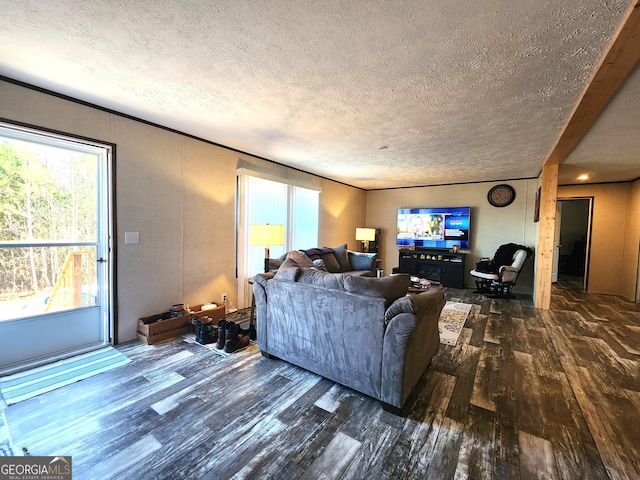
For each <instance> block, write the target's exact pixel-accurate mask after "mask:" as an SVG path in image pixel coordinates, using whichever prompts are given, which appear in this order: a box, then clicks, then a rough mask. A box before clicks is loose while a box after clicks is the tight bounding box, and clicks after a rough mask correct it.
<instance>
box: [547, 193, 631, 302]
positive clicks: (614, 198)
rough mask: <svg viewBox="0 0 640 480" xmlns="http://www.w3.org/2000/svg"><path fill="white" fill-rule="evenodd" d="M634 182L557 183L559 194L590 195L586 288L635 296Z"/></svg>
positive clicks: (566, 196)
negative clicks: (589, 235) (589, 239)
mask: <svg viewBox="0 0 640 480" xmlns="http://www.w3.org/2000/svg"><path fill="white" fill-rule="evenodd" d="M637 183H638V182H636V183H635V187H634V188H632V186H633V185H634V184H631V183H611V184H594V185H572V186H561V187H558V198H572V197H593V226H592V231H591V250H590V256H589V285H588V290H589V292H593V293H610V294H616V295H623V296H624V297H625V298H627V299H629V300H633V299H634V297H635V290H636V277H637V268H638V239H639V233H638V218H639V217H638V212H639V211H640V203H639V202H638V199H637V196H638V194H637V190H638V187H637ZM634 190H635V191H636V194H635V198H636V200H635V202H634V201H633V197H634V195H633V194H632V192H633V191H634ZM634 215H635V217H634Z"/></svg>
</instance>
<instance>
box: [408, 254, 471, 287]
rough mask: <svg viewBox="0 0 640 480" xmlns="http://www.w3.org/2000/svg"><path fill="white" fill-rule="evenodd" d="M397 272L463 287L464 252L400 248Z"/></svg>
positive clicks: (447, 285) (449, 285)
mask: <svg viewBox="0 0 640 480" xmlns="http://www.w3.org/2000/svg"><path fill="white" fill-rule="evenodd" d="M399 257H400V258H399V260H398V270H397V271H398V273H408V274H410V275H413V276H416V277H420V278H426V279H427V280H431V281H435V282H440V283H441V284H442V285H444V286H445V287H451V288H464V273H465V270H464V257H465V254H464V253H452V252H449V251H447V250H437V249H434V250H428V249H421V250H400V255H399Z"/></svg>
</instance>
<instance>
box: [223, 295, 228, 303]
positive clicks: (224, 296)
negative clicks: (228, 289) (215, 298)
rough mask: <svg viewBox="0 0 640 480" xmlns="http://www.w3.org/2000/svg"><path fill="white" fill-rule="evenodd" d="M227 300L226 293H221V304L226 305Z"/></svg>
mask: <svg viewBox="0 0 640 480" xmlns="http://www.w3.org/2000/svg"><path fill="white" fill-rule="evenodd" d="M228 299H229V298H228V297H227V294H226V293H223V294H222V303H227V300H228Z"/></svg>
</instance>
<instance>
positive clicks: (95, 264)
mask: <svg viewBox="0 0 640 480" xmlns="http://www.w3.org/2000/svg"><path fill="white" fill-rule="evenodd" d="M110 172H111V150H110V146H108V145H100V144H97V143H93V142H90V141H85V140H77V139H73V138H67V137H63V136H60V135H54V134H51V133H47V132H38V131H35V130H31V129H25V128H22V127H17V126H13V125H9V124H0V374H1V373H9V372H13V371H17V370H21V369H25V368H29V367H32V366H36V365H40V364H43V363H46V362H49V361H53V360H56V359H58V358H63V357H67V356H71V355H74V354H77V353H81V352H85V351H88V350H92V349H95V348H100V347H102V346H104V345H106V344H109V343H110V342H111V337H112V335H111V329H112V321H111V317H112V315H111V308H110V307H111V303H112V302H111V296H112V294H111V279H112V272H111V261H110V260H111V259H110V248H109V239H110V238H111V224H112V222H111V213H110V205H111V198H110V182H109V179H110Z"/></svg>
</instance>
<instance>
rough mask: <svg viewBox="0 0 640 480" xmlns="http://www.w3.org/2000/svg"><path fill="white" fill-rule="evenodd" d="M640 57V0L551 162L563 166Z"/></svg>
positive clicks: (576, 112) (578, 108)
mask: <svg viewBox="0 0 640 480" xmlns="http://www.w3.org/2000/svg"><path fill="white" fill-rule="evenodd" d="M639 60H640V0H638V1H636V3H635V5H633V7H631V8H630V10H629V13H628V14H627V18H626V19H625V21H624V22H623V24H622V27H621V28H620V30H619V31H618V35H617V37H616V38H615V40H614V41H613V43H612V44H611V47H610V48H609V51H608V52H607V54H606V55H605V56H604V58H603V59H602V61H601V62H600V66H599V67H598V69H597V71H596V73H595V75H594V77H593V79H592V80H591V83H590V84H589V86H588V87H587V89H586V90H585V92H584V94H583V96H582V98H581V99H580V102H579V103H578V105H577V107H576V109H575V110H574V112H573V115H572V116H571V119H570V120H569V123H567V126H566V127H565V129H564V131H563V133H562V135H561V136H560V138H559V139H558V142H557V143H556V146H555V147H554V149H553V151H552V152H551V155H549V158H548V159H547V162H546V164H547V165H559V164H560V163H562V162H563V161H564V160H565V159H566V158H567V157H568V156H569V154H570V153H571V152H572V151H573V149H574V148H575V147H576V145H578V143H579V142H580V140H582V137H583V136H584V135H585V134H586V133H587V130H589V128H591V126H592V125H593V123H594V122H595V121H596V119H597V118H598V116H599V115H600V113H602V111H603V110H604V108H605V107H606V105H607V103H609V100H610V99H611V98H613V95H614V94H615V93H616V91H617V90H618V88H619V87H620V85H622V82H623V81H624V80H625V78H627V76H628V75H629V73H631V71H632V70H633V68H634V67H635V66H636V64H637V63H638V61H639Z"/></svg>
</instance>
